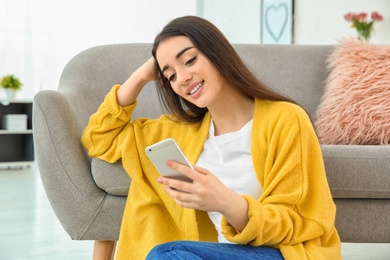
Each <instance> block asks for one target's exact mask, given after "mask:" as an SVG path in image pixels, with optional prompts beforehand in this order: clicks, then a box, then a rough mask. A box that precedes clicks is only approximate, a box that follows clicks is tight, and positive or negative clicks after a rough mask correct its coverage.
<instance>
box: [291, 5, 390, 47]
mask: <svg viewBox="0 0 390 260" xmlns="http://www.w3.org/2000/svg"><path fill="white" fill-rule="evenodd" d="M372 11H378V12H380V13H381V14H382V15H383V16H384V20H383V21H381V22H378V23H376V24H375V33H374V35H373V37H372V39H371V42H373V43H387V44H388V43H390V30H389V28H390V1H389V0H326V1H325V0H295V43H296V44H333V43H337V42H338V41H339V40H340V39H342V38H343V37H347V36H353V37H356V30H355V29H354V28H351V27H350V24H349V23H348V22H346V21H345V20H344V17H343V16H344V14H345V13H347V12H367V13H371V12H372Z"/></svg>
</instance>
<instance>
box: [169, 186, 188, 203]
mask: <svg viewBox="0 0 390 260" xmlns="http://www.w3.org/2000/svg"><path fill="white" fill-rule="evenodd" d="M164 190H165V191H166V192H167V193H168V194H169V196H171V197H172V198H173V199H174V200H175V201H176V203H178V204H179V205H182V203H190V202H192V200H193V199H192V197H193V196H192V195H191V194H190V193H187V192H183V191H181V190H177V189H175V188H172V187H169V186H164Z"/></svg>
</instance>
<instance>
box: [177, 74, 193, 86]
mask: <svg viewBox="0 0 390 260" xmlns="http://www.w3.org/2000/svg"><path fill="white" fill-rule="evenodd" d="M177 77H178V82H179V83H180V85H181V86H186V85H187V84H188V83H189V82H190V81H191V79H192V74H191V73H190V72H189V71H187V70H181V71H180V72H178V73H177Z"/></svg>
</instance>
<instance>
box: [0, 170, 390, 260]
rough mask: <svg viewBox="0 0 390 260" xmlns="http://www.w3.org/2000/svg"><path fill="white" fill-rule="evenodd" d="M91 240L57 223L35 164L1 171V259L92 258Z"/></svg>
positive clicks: (350, 248) (365, 257) (374, 252)
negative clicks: (76, 237) (75, 235)
mask: <svg viewBox="0 0 390 260" xmlns="http://www.w3.org/2000/svg"><path fill="white" fill-rule="evenodd" d="M92 249H93V242H92V241H72V240H71V239H70V238H69V237H68V235H67V234H66V233H65V231H64V230H63V228H62V226H61V224H60V223H59V222H58V220H57V218H56V216H55V214H54V212H53V211H52V209H51V207H50V204H49V202H48V200H47V197H46V194H45V191H44V189H43V186H42V183H41V180H40V177H39V172H38V170H37V167H36V165H35V164H33V165H32V167H31V168H27V169H23V170H1V169H0V260H22V259H23V260H38V259H39V260H46V259H48V260H57V259H58V260H64V259H66V260H68V259H77V260H84V259H91V258H92ZM342 255H343V259H354V260H389V259H390V244H350V243H343V245H342Z"/></svg>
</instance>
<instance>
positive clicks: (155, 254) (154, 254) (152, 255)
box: [146, 242, 173, 260]
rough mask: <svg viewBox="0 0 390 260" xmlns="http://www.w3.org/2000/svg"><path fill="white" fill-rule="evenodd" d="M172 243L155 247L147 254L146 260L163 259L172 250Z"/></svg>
mask: <svg viewBox="0 0 390 260" xmlns="http://www.w3.org/2000/svg"><path fill="white" fill-rule="evenodd" d="M172 243H173V242H168V243H164V244H160V245H157V246H155V247H153V248H152V250H150V252H149V254H148V255H147V257H146V260H157V259H164V258H163V257H164V256H167V255H168V254H169V252H170V251H171V249H172V245H171V244H172Z"/></svg>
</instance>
